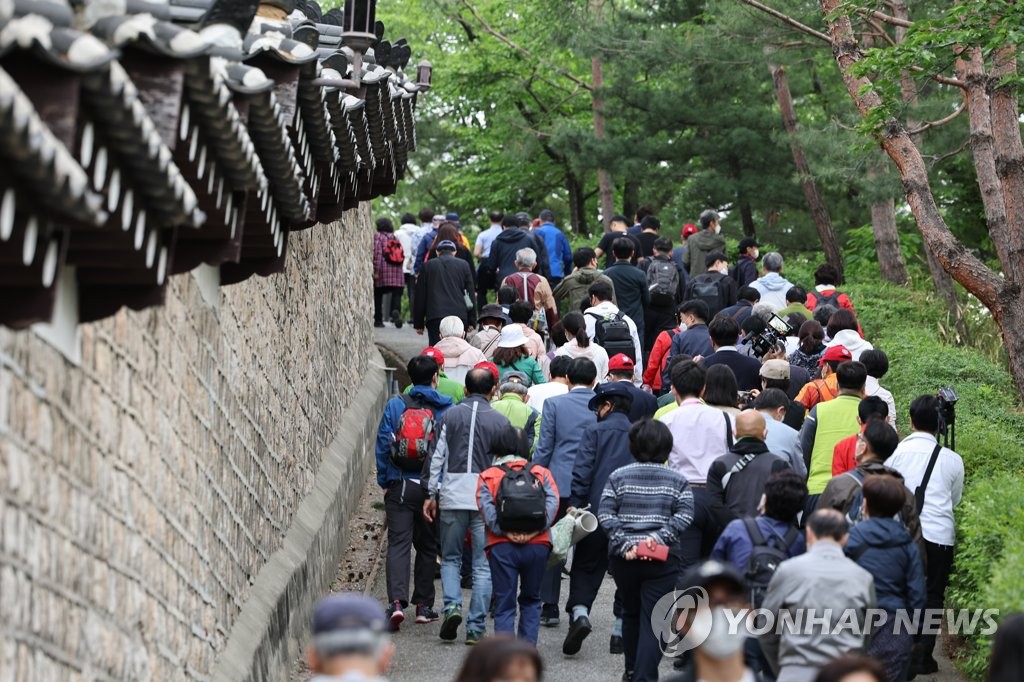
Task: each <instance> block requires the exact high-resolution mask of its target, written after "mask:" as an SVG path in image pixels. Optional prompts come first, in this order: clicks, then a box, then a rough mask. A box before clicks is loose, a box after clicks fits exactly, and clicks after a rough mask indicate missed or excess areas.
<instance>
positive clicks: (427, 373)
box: [405, 355, 441, 386]
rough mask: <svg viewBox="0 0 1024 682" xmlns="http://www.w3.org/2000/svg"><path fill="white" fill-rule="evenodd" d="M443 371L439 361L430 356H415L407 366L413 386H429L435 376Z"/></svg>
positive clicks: (406, 369)
mask: <svg viewBox="0 0 1024 682" xmlns="http://www.w3.org/2000/svg"><path fill="white" fill-rule="evenodd" d="M440 369H441V367H440V365H438V364H437V360H435V359H434V358H432V357H430V356H429V355H416V356H413V357H412V358H411V359H410V360H409V363H408V364H407V365H406V366H405V371H406V372H408V373H409V380H410V381H412V385H413V386H429V385H430V384H431V383H432V382H433V381H434V375H435V374H437V373H438V371H439V370H440Z"/></svg>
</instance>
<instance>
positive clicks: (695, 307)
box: [676, 298, 709, 323]
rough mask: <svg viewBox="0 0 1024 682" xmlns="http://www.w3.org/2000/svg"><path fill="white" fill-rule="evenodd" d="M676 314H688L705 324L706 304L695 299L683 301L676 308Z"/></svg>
mask: <svg viewBox="0 0 1024 682" xmlns="http://www.w3.org/2000/svg"><path fill="white" fill-rule="evenodd" d="M676 312H679V313H689V314H690V315H693V316H694V317H696V318H697V319H698V320H700V321H701V322H705V323H706V322H707V321H708V314H709V311H708V304H707V303H705V302H704V301H701V300H700V299H697V298H693V299H690V300H689V301H683V302H682V303H680V304H679V307H678V308H676Z"/></svg>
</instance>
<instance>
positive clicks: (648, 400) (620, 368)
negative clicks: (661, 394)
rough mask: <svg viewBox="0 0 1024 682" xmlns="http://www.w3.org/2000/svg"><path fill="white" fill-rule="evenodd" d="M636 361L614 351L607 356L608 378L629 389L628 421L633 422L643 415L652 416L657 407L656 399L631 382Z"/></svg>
mask: <svg viewBox="0 0 1024 682" xmlns="http://www.w3.org/2000/svg"><path fill="white" fill-rule="evenodd" d="M635 369H636V363H635V362H633V358H631V357H629V356H628V355H626V354H625V353H616V354H615V355H613V356H611V357H610V358H608V380H609V381H620V382H622V384H623V385H624V386H625V387H626V389H628V390H629V395H630V397H632V399H633V407H631V408H630V409H629V421H631V422H635V421H637V420H638V419H642V418H644V417H653V416H654V412H655V410H657V409H658V399H657V398H655V397H654V396H653V395H651V394H650V393H648V392H647V391H644V390H642V389H640V388H637V385H636V384H634V383H633V378H634V376H635V374H634V370H635Z"/></svg>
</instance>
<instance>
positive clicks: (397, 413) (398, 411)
mask: <svg viewBox="0 0 1024 682" xmlns="http://www.w3.org/2000/svg"><path fill="white" fill-rule="evenodd" d="M408 394H409V395H410V396H412V397H414V398H418V399H420V400H421V401H422V402H423V404H424V406H425V407H429V408H431V409H432V410H433V411H434V426H435V428H436V427H437V424H438V422H440V421H441V419H442V418H443V417H444V415H445V413H446V412H447V411H448V409H449V408H451V406H452V404H453V403H452V399H451V398H450V397H448V396H446V395H441V394H440V393H438V392H437V389H434V388H431V387H430V386H413V387H412V388H411V389H410V390H409V391H408ZM403 412H405V402H404V401H403V400H402V399H401V398H399V397H397V396H396V397H394V398H392V399H391V400H389V401H388V402H387V404H386V405H385V406H384V414H383V415H382V416H381V418H380V424H379V425H378V427H377V444H376V448H375V450H376V454H377V485H379V486H380V487H381V488H387V487H388V486H389V485H390V484H392V483H394V482H395V481H400V480H402V479H403V478H412V479H416V478H419V477H420V472H418V471H402V470H401V469H399V468H398V467H396V466H395V465H394V464H392V463H391V445H392V443H394V442H395V431H396V430H397V429H398V422H399V420H400V419H401V417H402V413H403Z"/></svg>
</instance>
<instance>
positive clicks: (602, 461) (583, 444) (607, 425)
mask: <svg viewBox="0 0 1024 682" xmlns="http://www.w3.org/2000/svg"><path fill="white" fill-rule="evenodd" d="M630 426H631V424H630V421H629V417H627V416H626V415H624V414H622V413H621V412H612V413H611V414H609V415H608V416H607V417H605V418H604V419H603V420H602V421H599V422H597V424H595V425H594V426H592V427H590V428H588V429H587V430H586V431H584V433H583V437H582V438H581V439H580V447H579V450H578V451H577V452H576V461H575V462H574V463H573V467H572V489H571V491H570V494H569V505H570V506H572V507H584V506H586V505H588V504H589V505H590V511H592V512H594V513H595V514H596V513H597V510H598V509H599V508H600V506H601V494H602V493H603V492H604V487H605V485H606V484H607V483H608V477H609V476H610V475H611V473H612V472H613V471H615V470H616V469H618V468H619V467H622V466H626V465H627V464H632V463H633V462H634V461H636V460H634V459H633V455H631V454H630V452H629V427H630Z"/></svg>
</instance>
